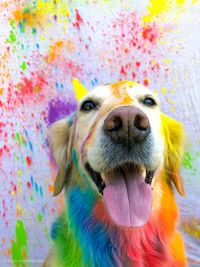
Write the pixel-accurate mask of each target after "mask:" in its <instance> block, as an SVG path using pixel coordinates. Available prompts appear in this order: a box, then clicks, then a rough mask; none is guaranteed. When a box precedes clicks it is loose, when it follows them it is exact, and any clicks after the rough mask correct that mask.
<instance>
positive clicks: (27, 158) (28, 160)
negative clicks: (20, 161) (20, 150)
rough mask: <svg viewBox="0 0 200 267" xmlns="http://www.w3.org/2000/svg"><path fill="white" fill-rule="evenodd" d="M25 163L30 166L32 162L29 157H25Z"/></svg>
mask: <svg viewBox="0 0 200 267" xmlns="http://www.w3.org/2000/svg"><path fill="white" fill-rule="evenodd" d="M26 163H27V164H28V165H29V166H30V165H31V164H32V160H31V158H30V157H29V156H27V157H26Z"/></svg>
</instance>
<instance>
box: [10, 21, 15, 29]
mask: <svg viewBox="0 0 200 267" xmlns="http://www.w3.org/2000/svg"><path fill="white" fill-rule="evenodd" d="M14 24H15V22H14V20H13V19H12V20H11V21H10V26H11V28H12V29H13V30H14V28H15V26H14Z"/></svg>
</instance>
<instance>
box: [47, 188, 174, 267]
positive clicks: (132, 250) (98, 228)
mask: <svg viewBox="0 0 200 267" xmlns="http://www.w3.org/2000/svg"><path fill="white" fill-rule="evenodd" d="M169 191H171V189H170V188H169ZM171 195H172V200H173V194H172V193H171ZM164 197H165V196H163V198H164ZM168 198H169V194H168ZM161 201H162V200H161ZM165 201H166V202H167V201H169V205H164V208H163V209H164V210H161V211H158V212H157V215H156V216H154V217H151V218H150V219H149V221H148V222H147V224H146V225H144V226H143V227H140V228H128V229H127V228H126V229H124V228H122V227H118V226H116V225H115V224H113V222H112V221H111V219H110V218H109V215H108V214H107V211H106V209H105V207H104V204H103V201H102V197H101V196H99V194H98V193H97V192H96V191H95V190H94V189H93V188H92V187H88V186H87V187H86V188H83V187H80V186H74V187H72V188H71V189H70V190H68V192H67V194H66V204H67V210H66V213H65V214H64V215H63V216H64V217H65V220H64V221H65V224H64V226H63V225H62V226H59V227H58V225H59V222H56V223H57V226H56V223H55V224H54V226H53V230H54V233H53V232H52V233H53V234H52V236H53V238H54V239H56V238H57V237H55V236H56V235H61V232H59V229H62V235H63V227H64V228H65V230H64V231H65V237H60V238H59V239H60V240H62V239H63V238H65V239H67V240H65V243H68V244H69V243H70V242H71V243H72V240H73V243H74V244H73V249H72V248H71V250H70V252H69V253H72V250H73V253H76V254H77V253H78V254H77V255H76V257H75V258H76V259H80V260H81V265H80V266H82V265H83V262H84V263H85V265H86V266H90V265H91V266H96V265H95V263H99V262H101V263H102V265H101V266H132V265H133V264H134V266H143V265H142V263H141V259H144V260H145V259H146V261H148V264H149V265H148V264H147V265H148V266H155V267H157V266H159V267H160V266H161V265H162V262H161V261H164V260H167V261H168V262H170V259H169V257H170V256H169V254H170V253H169V251H168V250H167V247H168V246H167V245H168V244H167V243H166V242H167V240H168V239H169V235H172V233H173V231H174V228H175V225H174V222H175V219H176V216H177V211H176V210H175V211H174V214H173V211H172V210H170V206H171V205H170V204H171V202H170V201H171V200H169V199H167V200H166V199H165ZM170 212H171V215H170V216H171V218H172V220H174V222H173V221H170V223H169V222H167V221H166V219H165V220H164V216H163V214H165V216H166V213H168V214H169V213H170ZM62 220H63V219H62ZM58 221H59V219H58ZM62 223H63V222H62ZM56 231H57V232H56ZM63 242H64V239H63ZM62 248H63V244H62ZM64 251H65V253H64V254H63V256H62V257H69V255H68V256H66V251H69V248H66V249H65V250H64ZM74 255H75V254H74ZM75 258H73V259H71V260H72V261H74V260H75ZM76 264H78V263H76ZM76 266H79V265H76ZM83 266H84V265H83Z"/></svg>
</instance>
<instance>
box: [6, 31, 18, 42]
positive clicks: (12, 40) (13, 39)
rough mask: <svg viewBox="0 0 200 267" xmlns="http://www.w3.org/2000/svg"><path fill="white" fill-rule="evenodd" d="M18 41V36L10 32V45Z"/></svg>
mask: <svg viewBox="0 0 200 267" xmlns="http://www.w3.org/2000/svg"><path fill="white" fill-rule="evenodd" d="M16 40H17V38H16V35H15V34H14V32H13V31H10V35H9V39H8V40H7V41H8V42H9V43H14V42H15V41H16Z"/></svg>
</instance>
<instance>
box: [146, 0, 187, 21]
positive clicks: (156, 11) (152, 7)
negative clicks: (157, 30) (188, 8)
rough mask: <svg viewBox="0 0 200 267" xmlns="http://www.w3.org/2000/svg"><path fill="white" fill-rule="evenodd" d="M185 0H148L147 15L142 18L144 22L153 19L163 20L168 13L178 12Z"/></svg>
mask: <svg viewBox="0 0 200 267" xmlns="http://www.w3.org/2000/svg"><path fill="white" fill-rule="evenodd" d="M185 2H186V0H176V1H174V0H159V1H158V0H149V3H148V6H147V14H146V15H145V16H144V17H143V20H144V21H145V22H151V21H153V20H154V18H158V17H159V18H161V17H162V19H163V18H164V17H163V15H164V14H167V13H168V12H169V11H172V12H173V11H178V10H179V11H180V10H181V8H182V7H183V5H184V4H185Z"/></svg>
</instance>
